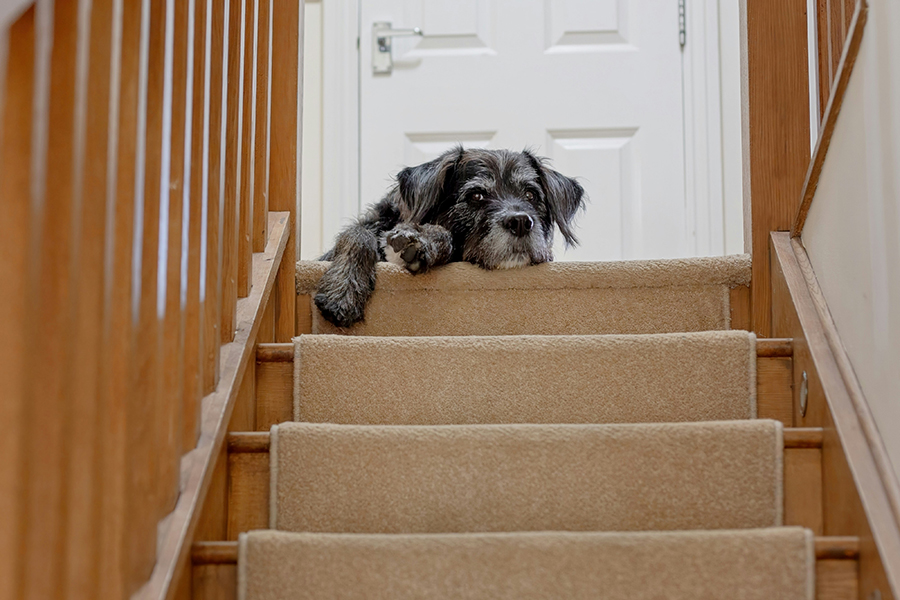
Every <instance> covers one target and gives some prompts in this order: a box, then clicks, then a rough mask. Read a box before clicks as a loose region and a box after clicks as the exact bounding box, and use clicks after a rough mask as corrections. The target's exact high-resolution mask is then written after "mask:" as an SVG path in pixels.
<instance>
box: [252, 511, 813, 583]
mask: <svg viewBox="0 0 900 600" xmlns="http://www.w3.org/2000/svg"><path fill="white" fill-rule="evenodd" d="M239 543H240V561H241V568H240V570H239V588H240V589H241V591H242V596H241V597H242V598H243V599H245V600H246V599H249V598H257V597H265V598H268V599H272V600H277V599H279V598H288V597H290V598H325V597H341V598H357V597H359V598H363V597H365V598H376V599H378V598H392V599H399V600H402V599H404V598H421V597H428V598H438V599H441V598H473V599H474V598H479V599H480V598H485V599H487V598H491V599H494V598H500V599H503V598H510V599H511V598H517V599H518V598H557V597H561V596H562V597H566V598H596V597H597V593H598V590H602V591H603V597H604V598H609V599H613V600H615V599H618V598H622V599H625V598H628V599H635V598H637V599H640V598H662V597H665V598H670V599H676V600H677V599H682V598H684V599H688V598H691V599H694V598H700V597H703V598H712V597H732V596H736V593H737V591H738V590H740V597H741V598H745V599H756V598H759V599H760V600H762V599H768V598H780V599H786V600H792V599H797V600H800V599H806V600H810V599H811V598H812V597H813V589H814V583H815V572H814V565H815V553H814V543H813V536H812V533H811V532H810V531H809V530H805V529H802V528H798V527H782V528H771V529H754V530H742V531H679V532H644V533H597V532H584V533H573V532H531V533H493V534H491V533H483V534H440V535H396V534H395V535H377V534H376V535H353V534H315V533H295V534H292V533H284V532H275V531H257V532H251V533H249V534H244V535H242V536H241V539H240V542H239Z"/></svg>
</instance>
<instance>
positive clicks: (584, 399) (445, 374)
mask: <svg viewBox="0 0 900 600" xmlns="http://www.w3.org/2000/svg"><path fill="white" fill-rule="evenodd" d="M323 268H324V265H323V264H322V263H300V264H299V265H298V279H297V286H298V294H299V296H298V298H299V302H301V303H304V305H305V304H308V299H309V295H310V294H311V293H312V292H313V291H314V286H315V282H316V281H317V280H318V276H319V275H320V274H321V272H322V270H323ZM379 269H380V270H379V279H378V282H379V283H378V288H377V290H376V292H375V294H374V295H373V298H372V302H371V304H370V306H369V312H368V313H367V314H368V317H367V320H366V322H365V323H363V324H360V325H358V326H356V327H355V328H353V329H352V330H350V331H340V332H337V331H335V330H334V329H333V328H332V327H331V326H330V325H329V324H328V323H327V322H325V321H324V320H322V319H321V318H320V317H319V315H317V314H316V313H315V309H311V312H310V313H309V314H310V317H311V318H310V319H309V321H308V323H307V329H308V330H309V332H310V335H301V336H299V337H298V338H296V339H295V340H294V343H293V344H261V345H260V346H259V349H258V351H257V371H256V389H255V404H254V407H255V408H253V412H254V414H253V415H252V416H251V417H250V418H248V420H247V421H246V422H252V423H253V424H254V425H255V429H256V430H257V431H234V432H231V433H230V434H229V436H228V439H227V451H228V461H227V465H228V473H227V476H226V478H227V494H226V501H227V507H224V510H225V511H226V513H227V532H226V534H225V538H226V540H228V541H208V542H199V543H196V544H195V545H194V547H193V550H192V562H193V597H194V598H239V599H241V600H277V599H282V598H284V599H287V598H385V599H387V598H392V599H397V598H400V599H405V598H484V599H488V598H509V599H513V598H551V597H553V598H560V597H565V598H596V597H603V598H614V599H618V598H623V599H624V598H629V599H634V598H679V599H680V598H684V599H688V598H724V597H729V598H745V599H754V598H759V599H763V598H765V599H769V598H781V599H798V600H799V599H813V598H818V599H823V600H824V599H828V600H838V599H845V598H846V599H848V600H849V599H850V598H856V597H857V589H856V570H857V562H856V558H857V555H858V540H857V539H856V538H835V537H822V536H821V535H820V534H821V531H822V481H821V477H822V475H821V462H820V461H821V448H822V437H823V435H822V430H821V429H816V428H793V427H791V424H792V423H793V420H792V406H791V368H790V365H791V354H792V347H791V343H790V340H783V339H774V340H773V339H757V338H756V336H754V335H753V334H752V333H749V332H746V331H743V330H740V329H732V328H731V327H732V325H733V324H734V325H740V324H741V317H740V315H739V314H738V312H739V310H740V307H736V306H735V303H736V299H739V298H740V297H741V294H740V290H742V289H743V290H745V289H746V287H745V286H746V285H747V284H748V282H749V277H750V262H749V258H748V257H725V258H704V259H691V260H674V261H647V262H644V261H635V262H626V263H596V264H593V263H592V264H588V263H581V264H579V263H569V264H564V263H558V264H552V263H551V264H547V265H541V266H538V267H529V268H527V269H524V270H520V271H509V272H495V273H488V272H485V271H482V270H479V269H477V268H475V267H472V266H471V265H465V264H453V265H449V266H447V267H445V268H442V269H438V270H436V271H434V272H432V273H429V274H426V275H423V276H417V277H413V276H411V275H409V274H407V273H405V272H403V271H401V270H399V269H396V268H394V267H393V266H392V265H379ZM735 290H737V292H736V291H735ZM334 333H341V334H344V335H333V334H334ZM236 410H237V409H236Z"/></svg>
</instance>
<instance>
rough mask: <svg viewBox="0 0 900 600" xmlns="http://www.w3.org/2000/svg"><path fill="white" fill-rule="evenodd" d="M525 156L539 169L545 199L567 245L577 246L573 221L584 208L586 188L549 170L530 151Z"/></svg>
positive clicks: (543, 160)
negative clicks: (576, 214)
mask: <svg viewBox="0 0 900 600" xmlns="http://www.w3.org/2000/svg"><path fill="white" fill-rule="evenodd" d="M524 154H525V156H527V157H528V160H529V161H531V165H532V166H533V167H534V168H535V169H537V172H538V176H539V177H540V180H541V187H542V188H543V189H544V197H545V198H546V199H547V206H548V208H549V209H550V216H551V217H552V219H553V221H554V222H555V223H556V226H557V227H559V231H560V233H562V234H563V237H564V238H565V239H566V243H567V244H569V245H571V246H576V245H577V244H578V238H576V237H575V233H574V232H573V231H572V219H574V218H575V213H577V212H578V211H579V209H582V208H584V201H585V195H584V188H583V187H581V184H580V183H578V182H577V181H575V180H574V179H572V178H571V177H566V176H565V175H563V174H562V173H559V172H557V171H554V170H553V169H551V168H549V167H548V166H547V165H546V164H545V160H546V159H542V158H538V157H537V156H535V155H534V154H532V153H531V152H530V151H528V150H526V151H525V152H524Z"/></svg>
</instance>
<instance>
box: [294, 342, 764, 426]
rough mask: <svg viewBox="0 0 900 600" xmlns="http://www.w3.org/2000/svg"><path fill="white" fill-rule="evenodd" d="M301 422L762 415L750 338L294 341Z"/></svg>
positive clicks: (543, 420)
mask: <svg viewBox="0 0 900 600" xmlns="http://www.w3.org/2000/svg"><path fill="white" fill-rule="evenodd" d="M294 344H295V346H294V348H295V350H294V351H295V355H294V384H295V390H294V420H296V421H307V422H321V423H347V424H385V425H391V424H394V425H443V424H466V423H487V424H490V423H639V422H648V423H649V422H667V421H668V422H673V421H713V420H733V419H747V418H754V417H755V416H756V404H755V401H756V337H755V336H754V335H753V334H752V333H748V332H746V331H711V332H700V333H677V334H649V335H607V336H491V337H450V336H447V337H366V336H335V335H304V336H300V337H298V338H296V339H295V341H294Z"/></svg>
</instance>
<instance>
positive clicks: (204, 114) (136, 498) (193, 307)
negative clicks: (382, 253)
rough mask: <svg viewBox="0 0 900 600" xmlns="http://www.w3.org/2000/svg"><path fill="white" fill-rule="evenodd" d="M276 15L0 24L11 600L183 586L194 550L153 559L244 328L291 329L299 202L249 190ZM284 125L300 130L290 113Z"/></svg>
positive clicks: (41, 9)
mask: <svg viewBox="0 0 900 600" xmlns="http://www.w3.org/2000/svg"><path fill="white" fill-rule="evenodd" d="M287 4H288V3H285V5H287ZM270 8H271V7H270V4H269V3H268V2H266V1H265V0H261V1H260V0H185V1H183V2H182V1H180V0H77V1H75V0H72V1H60V0H57V1H55V2H54V1H50V0H38V1H37V2H28V1H27V0H16V1H15V2H13V3H9V2H7V3H4V6H3V8H2V10H0V21H2V22H0V249H2V259H0V279H2V284H0V314H2V315H3V318H4V324H3V326H2V328H0V329H2V333H0V379H2V382H3V385H2V386H0V417H2V419H3V423H4V425H5V426H6V428H7V430H6V432H5V434H4V436H3V437H2V442H0V444H2V449H3V452H4V463H3V465H2V466H0V596H2V597H4V598H6V597H25V598H61V597H63V595H65V597H67V598H84V599H88V598H112V599H116V598H122V599H124V598H127V597H131V596H132V594H134V593H136V592H137V593H138V595H139V596H140V595H147V594H149V595H148V596H146V597H159V598H162V597H165V596H166V595H168V594H170V592H171V591H172V590H171V589H170V588H171V585H172V582H173V581H174V574H175V573H176V572H177V571H178V569H181V571H183V566H184V564H186V560H187V559H186V557H187V554H186V552H187V550H184V552H182V553H181V554H178V553H176V554H172V553H171V551H170V553H169V554H165V550H166V549H169V550H171V549H172V548H177V549H179V552H180V549H185V548H188V547H189V545H190V543H191V542H192V541H193V540H192V539H187V538H186V537H185V536H187V535H189V534H191V532H192V531H194V529H195V528H196V527H197V524H196V520H197V518H198V515H199V510H195V509H197V507H198V505H199V503H201V502H202V495H203V493H204V489H205V488H204V487H203V486H204V485H208V483H209V477H210V476H211V475H210V473H211V469H212V467H211V465H214V464H215V458H216V457H217V456H218V454H216V452H218V450H220V449H221V448H222V445H223V443H224V441H223V440H224V435H225V429H224V428H225V427H226V426H227V425H228V423H227V418H225V415H227V414H228V412H229V411H231V410H233V408H234V404H235V403H236V402H237V401H238V399H239V398H243V397H245V396H246V395H247V393H248V392H247V390H248V389H250V390H252V389H253V381H252V380H253V377H254V376H255V375H254V371H255V369H253V368H251V369H248V368H247V365H248V364H249V365H255V356H256V347H255V346H256V336H257V333H258V332H259V331H266V333H265V335H263V336H262V338H261V339H264V340H266V341H271V340H272V338H273V333H272V332H274V326H273V325H272V323H273V321H272V317H271V316H270V317H269V320H268V327H267V326H266V325H265V324H264V321H265V318H264V315H267V314H268V315H274V314H275V313H276V312H278V314H279V318H280V319H281V320H282V321H284V322H290V323H293V315H292V314H289V313H288V310H289V309H291V310H292V309H293V307H294V302H293V300H294V298H293V297H291V298H290V300H291V302H289V303H288V302H282V304H281V305H280V308H279V309H278V311H276V310H275V307H274V302H275V301H274V299H273V300H272V301H271V302H270V297H273V294H272V290H273V289H274V288H275V287H276V285H275V282H276V278H277V277H278V276H279V274H281V277H282V280H281V282H280V284H279V285H280V286H281V287H283V288H285V289H286V287H287V282H286V280H285V279H284V277H286V275H285V274H286V273H288V271H290V272H291V273H293V262H294V256H295V251H294V250H290V251H287V252H286V251H285V249H286V248H287V247H288V243H289V241H290V240H291V236H292V235H294V233H293V228H294V225H293V224H294V223H296V215H295V213H296V205H297V203H296V197H294V198H293V199H291V198H288V197H284V198H282V201H281V204H280V206H282V207H283V210H282V211H281V212H277V213H275V212H273V213H270V212H269V210H268V209H269V207H268V204H267V203H266V202H259V201H258V199H259V198H260V197H261V198H263V199H265V197H266V195H267V192H266V190H265V188H263V190H262V193H260V194H259V195H257V193H256V192H257V191H258V190H257V188H258V186H257V184H256V183H255V177H256V176H257V174H259V175H260V177H259V179H260V181H261V182H262V183H263V184H266V185H268V181H269V179H268V178H267V173H268V171H269V168H270V167H269V154H270V153H269V151H268V143H267V138H268V129H267V127H268V116H267V115H268V97H269V94H268V82H269V81H270V79H271V77H270V73H271V66H270V61H271V58H272V57H280V58H279V59H280V60H282V61H284V60H293V61H294V65H295V66H296V67H297V69H299V55H298V54H297V53H298V52H299V50H300V48H301V46H300V44H299V40H300V39H301V33H300V31H299V26H300V19H299V15H300V14H301V11H302V2H301V3H293V5H292V6H291V7H287V9H286V10H288V13H289V14H288V16H289V18H288V19H287V20H285V21H283V22H280V23H279V36H280V37H279V39H280V40H281V42H280V45H279V46H278V52H272V53H271V54H270V53H269V52H268V40H270V39H272V38H271V35H270V31H269V30H270V28H271V27H272V22H271V19H270V18H269V17H270V15H271V12H272V11H271V10H270ZM227 19H230V20H228V22H227V23H226V20H227ZM292 26H293V27H294V29H293V30H292V29H291V27H292ZM262 40H265V41H264V42H263V41H262ZM261 43H262V44H264V48H261V47H260V44H261ZM291 49H293V51H294V52H295V55H294V56H293V57H292V59H288V58H286V56H285V54H284V53H285V52H290V51H291ZM259 70H262V71H263V73H258V72H257V71H259ZM260 81H263V82H265V83H264V86H263V89H260V87H259V86H258V85H257V84H258V83H259V82H260ZM299 85H300V78H299V77H298V76H294V77H292V78H288V81H287V82H281V83H280V91H281V92H284V93H285V94H286V95H291V94H292V97H293V98H294V99H295V100H296V99H297V98H298V97H299V94H300V90H299ZM291 86H294V87H295V88H297V89H291ZM260 103H262V104H264V105H265V106H264V107H262V109H261V110H257V107H256V106H255V105H256V104H260ZM278 110H279V115H280V119H282V121H285V122H286V121H290V120H291V119H293V120H294V121H295V122H298V123H299V115H297V114H296V113H297V112H298V111H299V107H298V105H297V103H296V102H294V104H293V106H291V105H289V104H283V105H280V106H279V109H278ZM292 111H293V114H291V112H292ZM257 113H261V114H263V115H265V116H264V117H263V124H262V125H260V123H259V122H257V120H256V119H255V115H256V114H257ZM227 117H231V118H227ZM223 136H224V137H223ZM257 137H259V138H261V142H258V141H257V139H256V138H257ZM280 160H281V161H282V162H281V163H280V164H281V165H282V167H280V168H283V166H284V165H285V164H286V161H287V160H293V161H294V163H295V164H296V163H298V162H299V155H298V148H294V150H293V154H292V155H289V154H283V156H282V158H281V159H280ZM226 167H227V168H226ZM231 174H233V176H232V175H231ZM297 176H298V174H297V175H295V176H294V179H293V182H294V183H296V181H297V179H296V177H297ZM226 190H227V194H226ZM226 217H228V218H227V219H226ZM252 219H256V220H257V221H258V223H257V226H256V227H254V225H253V220H252ZM294 237H295V236H294ZM294 243H295V242H294ZM292 248H293V246H292ZM254 250H255V252H254ZM283 258H284V259H285V262H287V263H288V264H287V266H283V265H282V259H283ZM223 260H224V261H225V264H224V265H222V264H221V263H222V261H223ZM239 280H240V284H239ZM279 298H280V299H281V300H284V299H285V298H286V296H285V295H284V294H282V295H281V296H279ZM223 306H224V308H223ZM267 330H268V331H267ZM45 343H49V345H47V346H45V345H44V344H45ZM39 349H40V351H38V350H39ZM29 357H31V358H29ZM247 372H250V373H251V376H250V377H247V378H244V376H243V374H244V373H247ZM204 394H205V395H206V398H203V396H204ZM201 399H202V402H201ZM201 407H205V409H206V411H205V412H203V413H202V414H201ZM216 410H219V413H215V411H216ZM210 411H213V412H210ZM215 415H218V416H217V417H216V416H215ZM223 418H224V419H225V422H224V424H223ZM204 461H205V462H204ZM195 472H196V473H200V474H201V476H199V478H195V479H191V474H192V473H195ZM192 485H193V487H191V486H192ZM186 507H187V508H186ZM159 532H162V537H161V538H160V539H159V540H158V539H157V538H158V533H159ZM173 536H174V537H173ZM173 540H175V541H173ZM158 549H160V552H161V553H158ZM166 560H168V561H169V562H166ZM177 561H180V563H178V562H177ZM148 580H149V583H148ZM139 590H140V591H139ZM154 593H155V594H156V595H155V596H154V595H153V594H154Z"/></svg>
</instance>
